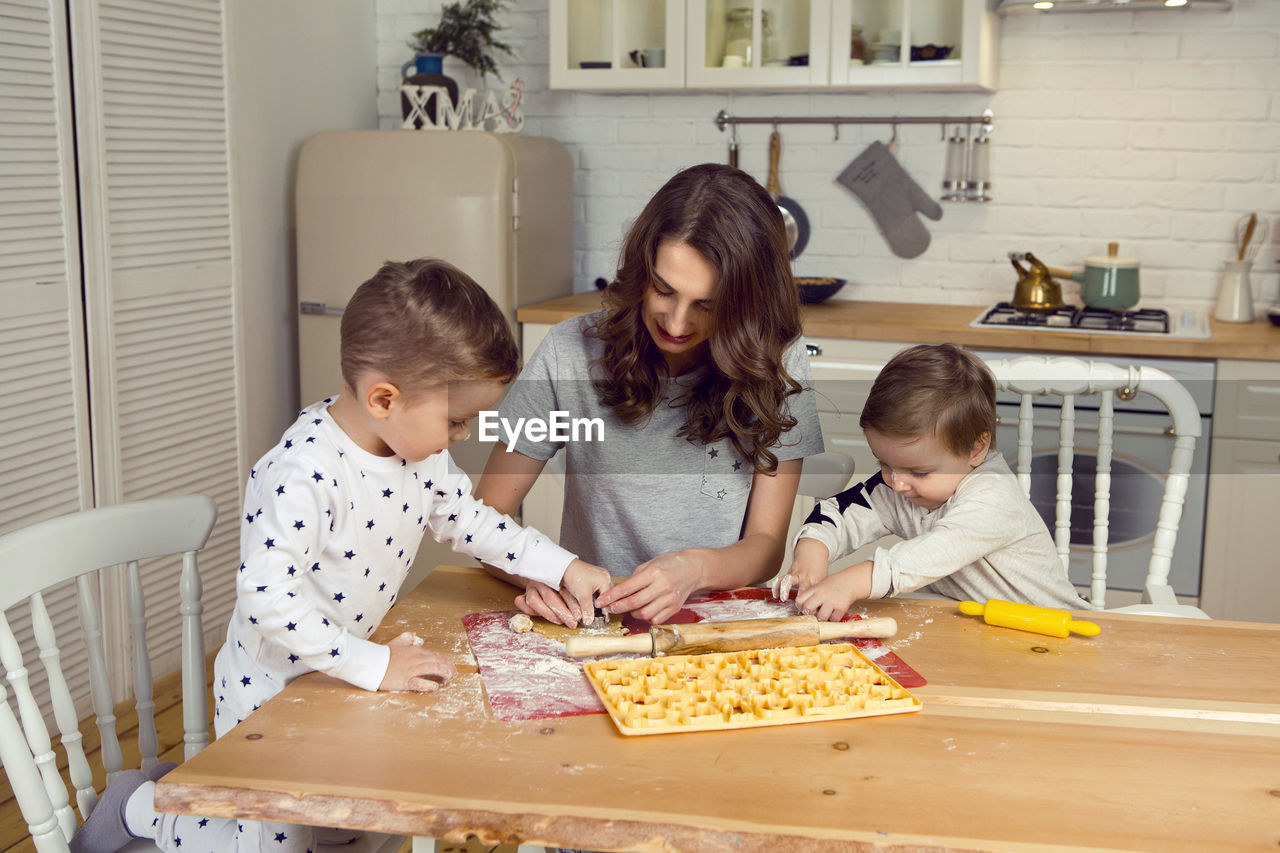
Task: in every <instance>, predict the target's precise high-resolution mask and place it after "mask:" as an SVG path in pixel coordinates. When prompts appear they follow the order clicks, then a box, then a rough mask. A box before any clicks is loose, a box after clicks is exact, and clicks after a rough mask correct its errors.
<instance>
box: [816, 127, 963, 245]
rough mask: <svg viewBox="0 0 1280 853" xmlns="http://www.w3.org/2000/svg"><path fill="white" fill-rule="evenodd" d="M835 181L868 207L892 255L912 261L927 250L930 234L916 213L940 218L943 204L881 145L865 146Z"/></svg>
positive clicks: (931, 217)
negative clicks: (928, 192)
mask: <svg viewBox="0 0 1280 853" xmlns="http://www.w3.org/2000/svg"><path fill="white" fill-rule="evenodd" d="M836 180H837V181H839V182H840V183H841V184H843V185H844V186H845V187H847V188H848V189H850V190H852V191H853V194H854V195H856V196H857V197H858V198H859V199H861V200H862V203H863V204H865V205H866V206H867V210H868V211H870V213H871V217H872V218H873V219H875V221H876V227H877V228H879V229H880V233H881V234H882V235H883V236H884V239H885V241H886V242H888V244H889V248H890V249H892V250H893V253H894V254H895V255H897V256H898V257H900V258H914V257H916V256H917V255H919V254H921V253H922V252H924V250H925V249H927V248H929V232H928V231H926V230H925V227H924V224H923V223H922V222H921V221H920V219H919V217H917V216H916V211H920V212H921V213H923V214H924V215H925V216H927V217H929V218H930V219H941V218H942V205H940V204H938V203H937V202H936V201H934V200H933V199H932V198H930V197H929V195H928V194H927V193H925V191H924V190H922V189H921V188H920V185H919V184H917V183H916V182H915V181H914V180H912V179H911V176H910V175H908V174H907V173H906V170H904V169H903V168H902V165H901V164H900V163H898V161H897V159H896V158H895V157H894V156H893V155H892V154H890V153H889V149H888V148H885V147H884V145H883V144H882V143H880V142H879V141H876V142H873V143H871V144H870V145H868V146H867V150H866V151H863V152H862V153H861V154H859V155H858V158H857V159H856V160H854V161H853V162H852V163H850V164H849V165H848V166H846V167H845V170H844V171H843V172H841V173H840V176H839V177H838V178H836Z"/></svg>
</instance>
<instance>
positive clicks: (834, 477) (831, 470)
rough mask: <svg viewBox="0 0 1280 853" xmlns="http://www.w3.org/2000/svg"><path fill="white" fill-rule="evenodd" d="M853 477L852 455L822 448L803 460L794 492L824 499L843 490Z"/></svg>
mask: <svg viewBox="0 0 1280 853" xmlns="http://www.w3.org/2000/svg"><path fill="white" fill-rule="evenodd" d="M852 478H853V457H852V456H850V455H849V454H847V453H842V452H840V451H839V450H824V451H823V452H821V453H815V454H814V455H813V456H810V457H808V458H807V459H805V460H804V468H803V469H802V470H801V473H800V484H799V486H798V487H797V488H796V494H797V495H802V496H804V497H807V498H818V499H819V500H825V499H826V498H829V497H831V496H832V495H837V494H839V493H840V492H842V491H844V487H845V486H847V485H849V480H850V479H852Z"/></svg>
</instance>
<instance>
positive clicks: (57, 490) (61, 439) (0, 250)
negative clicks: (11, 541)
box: [0, 0, 93, 697]
mask: <svg viewBox="0 0 1280 853" xmlns="http://www.w3.org/2000/svg"><path fill="white" fill-rule="evenodd" d="M68 69H69V63H68V57H67V30H66V17H65V14H63V12H62V10H61V8H60V7H53V8H52V9H51V7H50V4H49V2H48V0H3V2H0V533H7V532H8V531H10V530H15V529H17V528H20V527H25V526H26V525H28V524H32V523H34V522H36V521H39V520H41V519H44V518H50V517H52V516H56V515H64V514H66V513H69V512H75V511H77V510H80V509H86V508H88V507H90V506H92V505H93V481H92V476H91V467H90V465H91V459H90V449H89V394H88V380H87V372H86V364H85V347H84V318H83V312H82V309H81V297H80V261H79V257H80V249H79V235H78V231H77V223H76V219H77V212H76V188H75V162H74V140H73V129H72V116H71V87H70V76H69V70H68ZM45 602H46V605H47V606H48V608H49V611H50V614H51V615H52V616H53V617H54V618H55V619H59V620H60V621H66V620H73V619H75V585H74V584H65V585H64V586H63V587H62V588H61V589H59V590H56V591H53V592H51V593H49V594H47V595H46V597H45ZM9 616H10V620H11V624H12V625H13V628H14V631H15V633H16V634H17V635H18V639H19V641H20V642H22V644H23V647H24V648H34V640H33V639H32V637H31V625H30V618H29V616H28V614H27V613H26V612H17V609H15V612H11V613H10V614H9ZM83 648H84V647H83V644H76V645H74V646H69V647H68V648H66V649H65V652H66V655H65V657H64V660H66V661H67V662H68V666H67V667H66V675H67V678H68V680H69V682H70V683H71V685H72V687H73V689H75V690H77V692H78V693H80V694H85V693H87V685H88V666H87V664H72V663H71V662H72V661H82V660H83V659H84V653H83ZM31 680H32V685H33V689H35V690H36V692H37V694H38V695H40V696H42V697H43V695H44V694H45V687H44V683H45V679H44V672H43V670H42V669H40V668H39V667H34V668H32V670H31Z"/></svg>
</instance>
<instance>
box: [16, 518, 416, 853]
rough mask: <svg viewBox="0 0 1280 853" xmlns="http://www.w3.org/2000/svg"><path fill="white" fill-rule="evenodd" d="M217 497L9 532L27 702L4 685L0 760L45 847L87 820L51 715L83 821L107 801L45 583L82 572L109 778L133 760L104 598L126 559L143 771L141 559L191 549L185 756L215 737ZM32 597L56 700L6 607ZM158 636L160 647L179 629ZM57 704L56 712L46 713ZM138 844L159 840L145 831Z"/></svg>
mask: <svg viewBox="0 0 1280 853" xmlns="http://www.w3.org/2000/svg"><path fill="white" fill-rule="evenodd" d="M217 512H218V510H217V506H216V505H215V504H214V502H213V500H212V499H210V498H208V497H205V496H204V495H190V496H187V497H177V498H157V499H154V500H144V501H136V502H133V503H126V504H120V505H118V506H111V507H103V508H100V509H90V510H85V511H83V512H78V513H72V514H71V515H64V516H61V517H59V518H53V519H49V520H47V521H42V522H39V523H37V524H34V525H31V526H30V527H27V528H24V529H22V530H17V531H14V532H12V533H8V534H6V535H4V536H0V664H2V665H3V669H4V674H5V676H6V678H7V679H8V681H9V683H10V685H11V687H12V691H13V694H14V697H15V699H16V700H17V705H18V711H19V713H18V715H17V716H15V715H14V713H13V709H12V707H11V706H10V704H9V700H8V694H7V692H6V690H5V688H4V687H3V686H0V763H3V764H4V769H5V772H6V773H7V774H8V777H9V784H10V787H11V788H12V789H13V793H14V798H15V799H16V800H17V802H18V808H19V809H20V810H21V812H22V815H23V818H24V819H25V820H26V821H27V825H28V828H29V829H30V832H31V838H32V840H33V841H34V842H35V847H36V850H38V851H40V852H41V853H45V851H65V850H68V849H69V848H68V846H67V842H68V840H69V839H70V838H71V836H72V835H73V834H74V833H75V830H76V827H77V822H76V817H75V813H74V812H73V810H72V808H71V806H70V804H69V802H68V797H67V788H66V785H65V783H64V782H63V781H62V779H61V777H60V776H59V773H58V759H57V756H56V754H55V753H54V748H53V744H52V741H51V739H50V736H49V731H48V728H47V726H46V723H45V721H46V719H47V718H48V716H49V715H51V716H52V717H53V719H54V720H55V722H56V723H57V727H58V731H59V733H60V734H61V742H62V747H63V751H64V752H65V759H66V763H67V769H68V773H69V775H70V778H71V785H72V787H73V788H74V789H75V792H76V806H77V809H78V810H79V812H80V819H81V820H82V821H83V820H84V819H85V818H87V817H88V816H89V814H90V813H91V812H92V811H93V809H94V806H96V805H97V802H98V795H97V793H96V792H95V791H94V788H93V773H92V770H91V769H90V766H89V761H88V758H87V757H86V755H85V751H84V747H83V744H82V743H81V736H80V730H79V719H80V717H79V714H78V713H77V711H76V708H75V705H74V703H73V702H72V698H71V690H70V688H69V686H68V681H67V678H66V677H65V676H64V673H63V671H62V665H61V652H60V650H59V645H58V638H57V637H55V636H54V629H53V622H52V620H51V619H50V618H49V614H48V612H47V610H46V608H45V602H44V597H43V594H42V590H47V589H49V588H51V587H53V586H55V585H57V584H59V583H61V582H63V581H67V580H70V579H72V578H74V579H75V581H76V585H77V591H78V602H77V603H78V615H79V621H80V627H81V629H82V632H83V636H84V644H85V647H86V650H87V653H88V657H89V661H88V662H89V674H90V693H91V697H92V704H93V712H94V715H95V717H96V722H97V727H98V731H99V735H100V738H101V747H100V749H101V758H102V765H103V767H104V768H105V769H106V771H107V780H108V781H110V780H111V779H112V778H113V777H114V776H115V775H116V774H118V773H119V772H120V771H121V770H123V769H124V758H123V753H122V750H121V747H120V741H119V739H118V737H117V735H116V725H115V724H116V718H115V715H114V711H113V702H112V695H111V686H110V681H109V676H108V672H107V657H106V651H105V649H104V645H103V632H102V614H101V605H100V603H99V586H100V584H99V580H100V579H99V574H100V572H101V571H102V570H103V569H108V568H111V567H113V566H117V565H121V564H124V565H125V572H126V575H127V577H126V583H127V586H128V594H127V598H128V611H129V613H128V619H129V626H130V629H131V633H132V637H133V661H132V671H133V694H134V698H135V706H134V707H135V708H136V710H137V716H138V722H137V725H138V752H139V754H140V756H141V760H140V765H141V769H142V770H144V771H145V770H147V769H149V768H151V767H153V766H154V765H155V764H156V763H157V760H158V753H159V744H158V738H157V736H156V726H155V715H154V707H155V705H154V702H153V701H152V676H151V662H150V657H149V655H148V651H147V649H148V643H147V639H148V638H147V633H146V610H145V602H144V600H143V588H142V578H141V573H140V571H139V567H138V561H140V560H146V559H149V558H152V557H164V556H172V555H177V554H181V556H182V559H181V569H180V573H179V577H178V586H179V594H180V596H181V602H182V603H181V607H180V610H181V613H182V638H181V645H182V650H181V654H182V717H183V730H184V732H185V734H184V737H183V740H184V742H185V746H184V748H183V759H184V760H185V759H188V758H190V757H191V756H193V755H195V754H196V753H197V752H199V751H200V750H201V749H203V748H204V747H205V746H207V745H208V743H209V715H208V710H207V702H208V698H207V695H206V687H207V684H208V680H207V679H206V677H205V652H204V630H203V625H202V621H201V612H202V610H203V607H202V605H201V601H200V596H201V583H200V575H199V573H198V572H197V570H196V552H197V551H199V550H200V549H201V548H202V547H204V543H205V540H206V539H207V538H208V536H209V531H210V530H211V529H212V528H213V522H214V519H215V518H216V516H217ZM24 600H25V601H27V602H28V603H29V607H30V612H31V623H32V627H33V629H34V634H35V640H36V645H37V646H38V648H39V659H40V662H41V663H42V664H43V666H44V669H45V671H46V673H47V674H48V685H49V704H50V705H51V707H50V708H42V707H40V705H39V703H38V702H37V700H36V697H35V695H34V693H33V691H32V689H31V685H30V683H29V678H28V669H27V666H26V662H25V661H24V656H23V653H22V650H21V649H20V648H19V646H18V642H17V640H16V638H15V636H14V633H13V631H12V630H11V628H10V626H9V621H8V619H7V617H6V616H5V613H6V612H7V611H8V610H9V609H10V608H11V607H14V606H15V605H17V604H18V603H20V602H22V601H24ZM156 639H157V643H156V645H157V647H159V646H161V645H164V646H168V645H169V644H170V643H172V641H173V639H174V638H169V637H162V638H156ZM46 712H47V713H46ZM403 843H404V838H403V837H401V836H395V835H385V834H382V833H375V832H366V833H364V834H363V835H362V836H361V837H360V838H359V839H358V840H357V841H355V842H354V843H352V844H345V845H341V846H334V847H330V846H328V845H326V844H323V843H322V844H321V845H320V849H321V850H328V849H334V850H342V851H343V853H391V851H395V850H398V849H399V848H400V846H401V845H402V844H403ZM126 849H127V850H129V851H135V850H155V849H157V848H156V847H155V845H153V844H152V843H151V842H150V841H146V840H142V839H139V840H138V841H136V842H134V843H133V844H130V845H129V846H128V847H127V848H126Z"/></svg>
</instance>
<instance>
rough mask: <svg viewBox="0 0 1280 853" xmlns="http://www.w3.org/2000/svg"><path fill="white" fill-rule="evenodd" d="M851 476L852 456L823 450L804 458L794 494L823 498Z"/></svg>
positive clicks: (840, 489)
mask: <svg viewBox="0 0 1280 853" xmlns="http://www.w3.org/2000/svg"><path fill="white" fill-rule="evenodd" d="M852 478H853V457H852V456H850V455H849V454H847V453H842V452H840V451H839V450H824V451H823V452H822V453H815V454H814V455H813V456H810V457H808V458H807V459H805V460H804V468H803V469H802V470H801V472H800V483H799V485H798V486H797V487H796V494H797V495H801V496H803V497H806V498H817V499H818V500H825V499H826V498H829V497H831V496H832V495H836V494H839V493H840V492H842V491H844V487H845V486H847V485H849V480H851V479H852ZM784 568H785V567H784Z"/></svg>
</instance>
